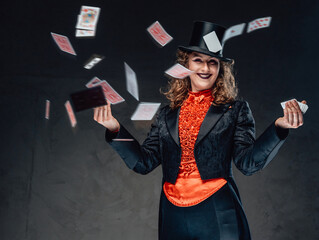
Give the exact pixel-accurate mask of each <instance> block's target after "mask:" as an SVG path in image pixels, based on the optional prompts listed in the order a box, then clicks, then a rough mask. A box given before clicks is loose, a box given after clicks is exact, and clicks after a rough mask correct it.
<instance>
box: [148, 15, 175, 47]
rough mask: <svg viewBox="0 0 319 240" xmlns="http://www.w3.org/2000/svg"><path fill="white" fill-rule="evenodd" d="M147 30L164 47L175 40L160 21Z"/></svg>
mask: <svg viewBox="0 0 319 240" xmlns="http://www.w3.org/2000/svg"><path fill="white" fill-rule="evenodd" d="M147 31H148V33H149V34H150V35H151V36H152V37H153V38H154V40H155V41H156V42H157V43H159V44H160V45H161V46H162V47H164V46H165V45H166V44H168V43H169V42H170V41H172V40H173V38H172V37H171V36H170V35H169V34H168V33H167V32H166V31H165V30H164V28H163V27H162V25H161V24H160V23H159V22H158V21H156V22H155V23H153V24H152V25H151V26H149V27H148V28H147Z"/></svg>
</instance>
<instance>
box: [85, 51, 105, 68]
mask: <svg viewBox="0 0 319 240" xmlns="http://www.w3.org/2000/svg"><path fill="white" fill-rule="evenodd" d="M103 58H104V57H103V56H100V55H97V54H93V55H92V56H91V57H90V58H89V60H87V61H86V63H85V64H84V68H85V69H91V68H93V67H94V66H95V65H96V64H98V63H99V62H100V61H102V60H103Z"/></svg>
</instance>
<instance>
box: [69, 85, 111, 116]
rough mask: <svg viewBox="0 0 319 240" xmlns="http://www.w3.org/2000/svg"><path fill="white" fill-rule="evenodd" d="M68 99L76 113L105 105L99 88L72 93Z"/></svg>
mask: <svg viewBox="0 0 319 240" xmlns="http://www.w3.org/2000/svg"><path fill="white" fill-rule="evenodd" d="M70 97H71V100H72V105H73V107H74V110H75V111H76V112H79V111H82V110H86V109H90V108H94V107H99V106H104V105H107V103H106V101H105V96H104V93H103V90H102V87H101V86H96V87H92V88H89V89H85V90H82V91H79V92H75V93H72V94H71V95H70Z"/></svg>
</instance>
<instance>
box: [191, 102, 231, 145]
mask: <svg viewBox="0 0 319 240" xmlns="http://www.w3.org/2000/svg"><path fill="white" fill-rule="evenodd" d="M230 105H231V104H230V103H228V104H225V105H220V106H214V105H213V104H212V105H211V106H210V108H209V109H208V111H207V113H206V116H205V118H204V121H203V123H202V125H201V127H200V129H199V132H198V136H197V139H196V142H195V146H196V145H197V144H198V143H199V142H200V141H201V140H202V139H203V138H204V137H205V136H206V134H207V133H208V132H209V131H210V130H211V129H212V128H213V127H214V126H215V124H216V123H217V122H218V120H219V119H220V118H221V117H222V116H223V114H224V113H225V112H226V111H227V110H228V108H229V106H230Z"/></svg>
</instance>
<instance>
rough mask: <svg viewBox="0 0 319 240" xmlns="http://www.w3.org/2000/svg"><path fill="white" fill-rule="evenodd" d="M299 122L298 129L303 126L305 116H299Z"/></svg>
mask: <svg viewBox="0 0 319 240" xmlns="http://www.w3.org/2000/svg"><path fill="white" fill-rule="evenodd" d="M298 122H299V124H298V127H299V126H302V125H303V114H302V113H300V114H298Z"/></svg>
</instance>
